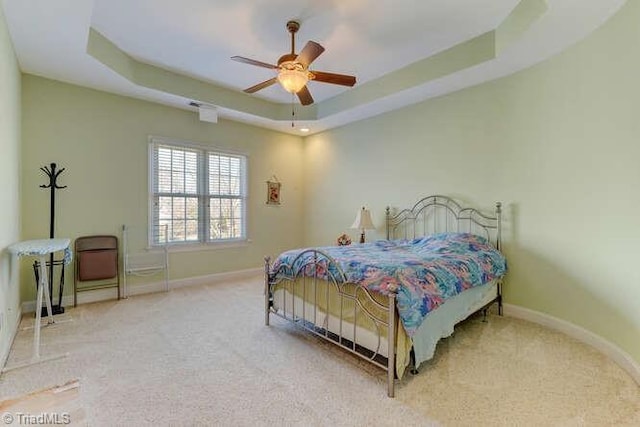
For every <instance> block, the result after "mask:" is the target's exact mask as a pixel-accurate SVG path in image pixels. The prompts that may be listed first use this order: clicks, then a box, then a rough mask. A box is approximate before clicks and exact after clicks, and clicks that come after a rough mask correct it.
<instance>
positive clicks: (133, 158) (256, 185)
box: [22, 75, 303, 301]
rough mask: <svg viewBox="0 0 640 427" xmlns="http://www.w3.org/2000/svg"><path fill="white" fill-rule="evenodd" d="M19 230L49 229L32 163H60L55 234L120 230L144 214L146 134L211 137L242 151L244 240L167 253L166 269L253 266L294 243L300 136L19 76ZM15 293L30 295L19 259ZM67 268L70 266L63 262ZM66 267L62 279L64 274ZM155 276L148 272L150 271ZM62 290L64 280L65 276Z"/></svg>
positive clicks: (142, 220)
mask: <svg viewBox="0 0 640 427" xmlns="http://www.w3.org/2000/svg"><path fill="white" fill-rule="evenodd" d="M22 103H23V146H24V150H23V160H22V171H23V173H22V177H23V186H22V208H23V210H22V212H23V227H22V231H23V232H22V237H23V238H25V239H28V238H42V237H47V236H48V234H49V192H48V190H43V189H40V188H39V185H40V184H43V183H44V181H45V177H44V175H43V173H42V172H41V171H40V170H39V168H40V167H41V166H44V165H48V164H49V163H52V162H55V163H57V164H58V166H59V167H64V168H66V171H65V172H64V173H63V174H62V175H61V176H60V184H62V185H67V186H68V188H67V189H64V190H61V191H59V192H58V193H57V196H56V203H57V208H56V236H57V237H65V236H66V237H70V238H72V239H73V238H76V237H78V236H81V235H90V234H100V233H106V234H116V235H120V234H121V233H120V228H121V226H122V224H132V225H142V226H144V225H145V224H146V223H147V209H148V206H147V199H148V196H147V195H148V186H147V185H148V184H147V176H148V159H147V157H148V151H147V150H148V136H149V135H156V136H164V137H170V138H176V139H179V140H186V141H193V142H198V143H202V144H211V145H212V146H215V147H218V148H221V149H233V150H237V151H241V152H244V153H246V154H248V156H249V161H248V164H249V186H248V191H249V201H248V230H249V237H250V239H251V240H252V242H251V243H249V244H248V245H246V246H242V247H234V248H227V249H217V250H204V251H195V252H176V253H171V254H170V260H169V262H170V265H171V268H170V272H171V274H170V278H171V279H180V278H187V277H194V276H201V275H207V274H212V273H219V272H226V271H234V270H241V269H248V268H254V267H260V266H261V265H262V262H263V261H262V259H263V257H264V255H275V254H277V253H279V252H280V251H282V250H284V249H289V248H293V247H297V246H300V244H301V243H302V220H301V219H300V218H301V217H302V208H303V206H302V155H303V146H302V140H301V139H300V138H298V137H295V136H291V135H285V134H282V133H278V132H272V131H268V130H264V129H260V128H257V127H253V126H248V125H243V124H239V123H236V122H231V121H226V120H220V121H219V123H217V124H211V123H204V122H200V121H199V120H198V115H197V113H195V112H190V111H184V110H180V109H176V108H170V107H166V106H161V105H158V104H153V103H149V102H144V101H140V100H135V99H133V98H127V97H122V96H118V95H112V94H107V93H104V92H99V91H95V90H91V89H85V88H81V87H79V86H74V85H69V84H65V83H60V82H56V81H53V80H47V79H44V78H40V77H36V76H32V75H24V76H23V98H22ZM272 175H276V176H277V177H278V179H279V180H280V181H281V182H282V205H281V206H279V207H273V206H267V205H266V204H265V201H266V184H265V182H266V181H267V180H268V179H269V178H270V177H271V176H272ZM22 269H23V271H22V273H23V274H22V279H23V283H22V289H23V296H22V299H23V301H28V300H33V299H34V293H35V292H34V285H33V279H32V273H31V272H30V271H29V267H28V265H27V264H26V263H23V267H22ZM69 270H70V271H71V270H72V269H69ZM72 277H73V276H72V275H71V274H67V279H68V281H67V283H69V284H70V283H71V279H72ZM159 279H160V278H159V277H155V278H152V279H149V280H150V281H154V280H155V281H158V280H159ZM67 289H68V290H71V286H70V285H69V286H67Z"/></svg>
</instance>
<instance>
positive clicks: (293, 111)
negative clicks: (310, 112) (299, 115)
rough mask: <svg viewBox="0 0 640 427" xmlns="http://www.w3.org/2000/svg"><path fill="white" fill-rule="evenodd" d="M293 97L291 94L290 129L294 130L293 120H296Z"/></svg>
mask: <svg viewBox="0 0 640 427" xmlns="http://www.w3.org/2000/svg"><path fill="white" fill-rule="evenodd" d="M293 101H294V97H293V94H291V127H292V128H294V127H295V125H294V124H293V122H294V120H295V118H296V110H295V104H294V102H293Z"/></svg>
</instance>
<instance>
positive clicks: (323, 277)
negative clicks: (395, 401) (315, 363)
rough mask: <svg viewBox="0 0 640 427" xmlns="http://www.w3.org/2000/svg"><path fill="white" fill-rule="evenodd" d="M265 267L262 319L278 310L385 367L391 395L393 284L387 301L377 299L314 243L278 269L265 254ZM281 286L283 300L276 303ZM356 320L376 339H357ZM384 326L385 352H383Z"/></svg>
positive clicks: (393, 355) (316, 332)
mask: <svg viewBox="0 0 640 427" xmlns="http://www.w3.org/2000/svg"><path fill="white" fill-rule="evenodd" d="M309 255H311V256H309ZM305 258H308V260H305ZM264 269H265V270H264V276H265V277H264V283H265V289H264V294H265V325H267V326H268V325H269V315H271V314H273V315H276V316H278V317H281V318H283V319H285V320H288V321H290V322H292V323H293V324H295V325H296V326H298V327H300V328H302V329H304V330H307V331H309V332H311V333H313V334H315V335H316V336H319V337H320V338H322V339H324V340H326V341H329V342H331V343H333V344H335V345H337V346H339V347H341V348H343V349H345V350H347V351H349V352H350V353H352V354H355V355H356V356H358V357H360V358H362V359H364V360H366V361H368V362H370V363H372V364H374V365H376V366H378V367H380V368H382V369H384V370H386V371H387V394H388V396H389V397H393V396H394V385H395V351H396V349H395V342H396V333H397V331H396V322H397V317H396V309H395V307H396V305H395V300H396V289H392V290H391V292H390V293H389V295H388V297H387V298H388V300H387V304H386V305H385V304H382V303H380V302H379V301H378V300H376V298H374V297H373V295H372V294H371V292H370V291H369V290H367V289H366V288H364V287H363V286H361V285H358V284H354V283H350V282H348V281H347V279H346V276H345V274H344V272H343V271H342V268H341V267H340V265H339V264H338V263H336V262H335V260H333V259H332V258H331V257H330V256H329V255H327V254H326V253H323V252H322V251H320V250H317V249H308V250H305V251H303V252H301V253H300V254H299V255H298V256H297V257H296V258H295V259H294V260H293V261H292V262H291V264H286V265H285V264H282V265H280V266H278V269H277V271H271V264H270V258H268V257H267V258H265V266H264ZM280 291H281V292H282V293H281V295H282V301H281V304H277V303H276V301H275V296H276V292H280ZM296 304H297V305H296ZM280 305H281V306H280ZM336 306H337V307H336ZM351 307H352V308H351ZM349 316H351V317H349ZM363 317H364V319H363ZM359 321H360V323H368V324H369V325H372V326H373V328H371V329H372V330H370V331H369V332H371V333H373V334H374V337H375V338H374V341H377V345H375V344H374V345H369V346H364V345H362V343H360V342H359V339H358V323H359ZM385 331H386V336H387V348H386V354H387V356H386V357H385V356H384V355H382V354H381V351H382V344H383V340H384V332H385Z"/></svg>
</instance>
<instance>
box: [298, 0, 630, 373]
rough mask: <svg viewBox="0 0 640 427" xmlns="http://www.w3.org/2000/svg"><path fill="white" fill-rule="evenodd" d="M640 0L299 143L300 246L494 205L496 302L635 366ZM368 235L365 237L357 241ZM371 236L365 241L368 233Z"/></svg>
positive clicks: (329, 241)
mask: <svg viewBox="0 0 640 427" xmlns="http://www.w3.org/2000/svg"><path fill="white" fill-rule="evenodd" d="M638 22H640V2H638V1H634V2H628V3H627V5H626V6H625V7H624V8H623V9H622V10H621V11H620V12H619V13H618V14H617V15H616V16H615V17H613V18H612V19H611V20H610V21H609V22H607V23H606V24H605V25H604V26H603V27H602V28H600V29H599V30H598V31H596V32H595V33H594V34H592V35H591V36H589V37H588V38H587V39H585V40H583V41H582V42H580V43H579V44H577V45H576V46H574V47H572V48H570V49H568V50H567V51H565V52H564V53H562V54H560V55H558V56H556V57H554V58H552V59H550V60H548V61H546V62H544V63H542V64H539V65H538V66H536V67H534V68H531V69H528V70H525V71H523V72H520V73H517V74H515V75H513V76H510V77H507V78H503V79H501V80H498V81H494V82H491V83H487V84H484V85H481V86H477V87H474V88H470V89H467V90H464V91H461V92H457V93H455V94H451V95H448V96H445V97H441V98H438V99H433V100H429V101H426V102H424V103H421V104H418V105H415V106H412V107H408V108H405V109H402V110H399V111H395V112H392V113H389V114H385V115H383V116H379V117H376V118H372V119H369V120H366V121H363V122H358V123H355V124H352V125H349V126H345V127H342V128H338V129H334V130H331V131H328V132H325V133H322V134H318V135H314V136H310V137H307V138H306V139H305V158H306V168H305V184H306V188H305V191H306V195H307V196H306V207H307V211H306V212H307V215H306V224H305V244H307V245H318V244H329V243H331V242H333V241H334V240H335V238H336V236H337V235H338V234H340V233H341V232H343V231H350V232H351V234H352V237H354V238H355V237H356V236H355V234H356V233H355V232H354V231H353V230H348V229H347V227H348V226H349V225H350V224H351V222H352V221H353V218H354V216H355V213H356V210H357V209H358V208H359V207H360V206H362V205H366V206H368V207H370V208H371V209H372V211H373V215H374V217H375V218H374V220H375V222H376V223H377V225H378V226H379V229H378V231H377V236H376V237H383V236H382V233H383V230H384V222H383V219H384V216H383V215H384V208H385V206H386V205H387V204H390V205H391V206H396V207H407V206H410V205H412V204H413V203H414V202H415V201H416V200H417V199H418V198H419V197H421V196H424V195H429V194H433V193H442V194H447V195H452V196H456V197H459V198H461V199H463V200H465V201H467V202H469V203H471V204H473V205H478V206H480V207H484V208H486V209H492V208H493V203H494V202H495V201H498V200H500V201H502V202H503V203H504V204H505V205H506V223H505V233H506V236H505V243H506V244H505V252H506V255H507V257H508V261H509V267H510V271H509V274H508V282H507V285H506V289H505V296H506V301H507V302H508V303H511V304H517V305H520V306H524V307H528V308H531V309H534V310H538V311H541V312H544V313H548V314H550V315H553V316H556V317H559V318H561V319H565V320H567V321H569V322H572V323H574V324H576V325H579V326H582V327H584V328H586V329H588V330H591V331H593V332H594V333H596V334H598V335H600V336H602V337H604V338H606V339H608V340H610V341H611V342H613V343H615V344H617V345H618V346H619V347H621V348H622V349H623V350H625V351H626V352H628V353H629V354H630V355H631V356H632V357H633V358H634V359H635V360H636V361H637V362H640V339H638V337H640V310H638V302H639V301H640V270H639V269H638V267H637V265H638V263H639V256H640V252H639V251H638V248H639V247H640V226H639V225H638V212H640V193H639V192H638V188H640V167H639V166H638V162H639V160H638V159H640V120H639V118H638V111H639V110H638V105H640V84H638V76H640V49H637V48H636V46H637V45H638V42H639V41H640V26H639V25H638ZM369 234H370V235H372V234H373V233H369ZM372 237H374V236H373V235H372Z"/></svg>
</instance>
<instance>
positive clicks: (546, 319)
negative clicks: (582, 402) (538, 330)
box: [504, 304, 640, 384]
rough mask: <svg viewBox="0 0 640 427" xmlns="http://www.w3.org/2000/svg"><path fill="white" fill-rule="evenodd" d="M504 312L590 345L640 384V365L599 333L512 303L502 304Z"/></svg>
mask: <svg viewBox="0 0 640 427" xmlns="http://www.w3.org/2000/svg"><path fill="white" fill-rule="evenodd" d="M504 314H505V315H506V316H510V317H515V318H517V319H522V320H527V321H529V322H533V323H537V324H539V325H542V326H546V327H548V328H550V329H554V330H556V331H558V332H562V333H564V334H566V335H569V336H570V337H572V338H575V339H577V340H578V341H581V342H583V343H585V344H588V345H590V346H591V347H593V348H595V349H596V350H599V351H600V352H602V353H603V354H604V355H606V356H607V357H609V358H610V359H611V360H613V361H614V362H616V363H617V364H618V365H619V366H620V367H621V368H622V369H624V370H625V371H626V372H627V373H628V374H629V375H631V377H632V378H633V379H634V380H635V382H636V383H638V384H640V365H639V364H638V363H637V362H636V361H635V360H634V359H633V358H632V357H631V356H630V355H629V354H628V353H627V352H625V351H624V350H622V349H621V348H620V347H618V346H617V345H615V344H613V343H612V342H610V341H608V340H606V339H604V338H602V337H601V336H600V335H597V334H594V333H593V332H591V331H589V330H587V329H584V328H582V327H580V326H577V325H574V324H573V323H571V322H567V321H566V320H562V319H559V318H557V317H554V316H551V315H549V314H546V313H542V312H539V311H535V310H531V309H528V308H524V307H520V306H518V305H513V304H504Z"/></svg>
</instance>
